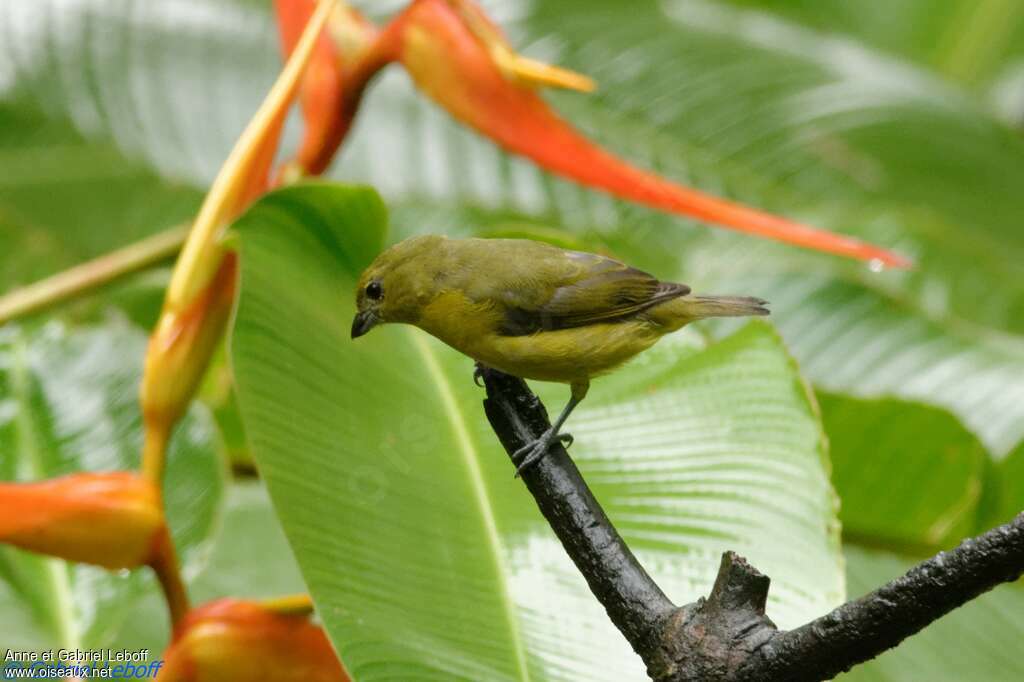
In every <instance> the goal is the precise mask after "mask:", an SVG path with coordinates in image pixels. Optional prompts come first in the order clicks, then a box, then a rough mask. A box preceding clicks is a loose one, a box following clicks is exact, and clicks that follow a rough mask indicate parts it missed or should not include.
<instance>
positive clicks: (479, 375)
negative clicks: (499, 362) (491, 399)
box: [473, 362, 487, 388]
mask: <svg viewBox="0 0 1024 682" xmlns="http://www.w3.org/2000/svg"><path fill="white" fill-rule="evenodd" d="M486 370H487V368H486V367H484V366H483V365H482V364H480V363H479V362H475V363H473V383H474V384H476V385H477V386H479V387H481V388H483V383H481V380H482V379H483V378H484V371H486Z"/></svg>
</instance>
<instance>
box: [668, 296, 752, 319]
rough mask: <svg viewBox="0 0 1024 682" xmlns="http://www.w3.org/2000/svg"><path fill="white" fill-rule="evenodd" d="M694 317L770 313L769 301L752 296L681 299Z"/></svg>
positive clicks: (689, 297) (688, 297)
mask: <svg viewBox="0 0 1024 682" xmlns="http://www.w3.org/2000/svg"><path fill="white" fill-rule="evenodd" d="M680 302H681V303H685V304H686V307H687V312H688V313H689V315H690V316H691V317H693V318H694V319H697V320H699V319H703V318H705V317H746V316H748V315H768V314H770V312H771V311H769V310H768V308H766V307H765V306H766V305H768V301H765V300H764V299H760V298H754V297H752V296H687V297H686V298H683V299H681V300H680Z"/></svg>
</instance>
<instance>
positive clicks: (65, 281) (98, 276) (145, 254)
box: [0, 225, 189, 325]
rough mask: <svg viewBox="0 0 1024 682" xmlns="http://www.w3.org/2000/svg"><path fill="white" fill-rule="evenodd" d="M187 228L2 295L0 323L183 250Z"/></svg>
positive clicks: (64, 299) (60, 301) (94, 287)
mask: <svg viewBox="0 0 1024 682" xmlns="http://www.w3.org/2000/svg"><path fill="white" fill-rule="evenodd" d="M188 231H189V225H178V226H176V227H172V228H170V229H169V230H165V231H163V232H158V233H157V234H154V235H152V236H151V237H147V238H146V239H143V240H142V241H139V242H135V243H134V244H130V245H128V246H126V247H124V248H121V249H118V250H116V251H111V252H110V253H108V254H105V255H103V256H100V257H99V258H95V259H93V260H91V261H87V262H85V263H82V264H81V265H76V266H75V267H73V268H70V269H68V270H65V271H63V272H59V273H57V274H56V275H53V276H52V277H47V278H46V279H43V280H40V281H38V282H35V283H33V284H29V285H27V286H24V287H22V288H20V289H15V290H14V291H12V292H10V293H8V294H6V295H5V296H3V297H2V298H0V325H2V324H4V323H6V322H10V321H11V320H13V319H15V318H18V317H23V316H25V315H28V314H31V313H35V312H39V311H40V310H43V309H45V308H48V307H50V306H53V305H56V304H58V303H63V302H64V301H67V300H69V299H72V298H74V297H76V296H81V295H82V294H85V293H88V292H89V291H92V290H93V289H96V288H97V287H101V286H103V285H104V284H109V283H110V282H113V281H114V280H116V279H119V278H121V277H124V276H126V275H130V274H132V273H135V272H139V271H140V270H144V269H146V268H148V267H151V266H153V265H156V264H158V263H161V262H163V261H165V260H168V259H169V258H171V257H172V256H174V255H175V254H176V253H178V251H180V250H181V247H182V244H184V243H185V237H186V236H187V235H188Z"/></svg>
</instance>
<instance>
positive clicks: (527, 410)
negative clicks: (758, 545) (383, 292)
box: [483, 370, 1024, 682]
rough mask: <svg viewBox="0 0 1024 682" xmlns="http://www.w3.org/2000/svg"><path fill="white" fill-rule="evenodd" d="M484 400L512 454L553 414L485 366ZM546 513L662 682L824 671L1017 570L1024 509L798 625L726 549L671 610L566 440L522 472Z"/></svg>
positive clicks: (871, 653) (849, 662)
mask: <svg viewBox="0 0 1024 682" xmlns="http://www.w3.org/2000/svg"><path fill="white" fill-rule="evenodd" d="M483 378H484V383H485V385H486V387H487V399H486V400H485V401H484V409H485V410H486V413H487V418H488V420H489V421H490V423H491V427H492V428H493V429H494V432H495V434H497V436H498V438H499V440H500V441H501V443H502V445H503V446H504V448H505V450H506V451H507V452H508V453H512V452H515V451H516V450H517V449H518V448H519V447H521V446H522V445H524V444H525V443H527V442H529V441H531V440H533V439H535V438H537V437H538V436H539V435H540V434H541V433H543V431H544V430H545V429H547V428H548V426H549V425H550V422H549V420H548V415H547V411H546V410H545V408H544V406H543V405H542V404H541V402H540V401H539V400H538V399H537V397H536V396H535V395H534V394H533V393H532V392H531V391H530V390H529V388H527V386H526V384H525V382H523V381H522V380H520V379H516V378H514V377H510V376H508V375H506V374H502V373H500V372H496V371H493V370H484V371H483ZM522 478H523V482H524V483H525V484H526V487H527V488H528V489H529V491H530V493H531V494H532V495H533V496H534V499H535V500H536V502H537V506H538V507H539V508H540V510H541V513H543V514H544V517H545V518H546V519H547V520H548V523H550V524H551V528H552V530H553V531H554V532H555V535H557V536H558V538H559V540H561V542H562V545H563V546H564V547H565V550H566V552H567V553H568V554H569V556H570V557H571V558H572V560H573V562H574V563H575V564H576V567H577V568H578V569H579V570H580V572H581V573H582V574H583V577H584V578H585V579H586V581H587V584H588V585H589V586H590V590H591V591H592V592H593V593H594V596H595V597H597V599H598V601H600V602H601V604H602V605H603V606H604V607H605V610H606V611H607V612H608V617H609V618H611V620H612V622H613V623H614V624H615V626H616V627H617V628H618V629H619V630H620V631H621V632H622V634H623V635H624V636H625V637H626V639H627V640H628V641H629V643H630V645H632V647H633V650H634V651H636V653H637V654H638V655H639V656H640V657H641V658H642V659H643V661H644V663H645V664H646V665H647V671H648V674H649V675H650V676H651V678H652V679H654V680H657V681H658V682H696V681H698V680H700V681H704V680H807V681H809V682H810V681H816V680H826V679H830V678H832V677H834V676H835V675H837V674H839V673H840V672H843V671H845V670H849V669H850V668H851V667H853V666H854V665H856V664H858V663H862V662H864V661H867V660H870V659H872V658H874V657H875V656H877V655H878V654H880V653H882V652H883V651H885V650H887V649H891V648H892V647H894V646H896V645H897V644H899V643H900V642H901V641H903V639H905V638H906V637H909V636H910V635H912V634H914V633H915V632H918V631H919V630H921V629H922V628H924V627H925V626H926V625H928V624H929V623H931V622H932V621H934V620H936V619H938V618H940V617H942V616H943V615H945V614H947V613H949V612H950V611H952V610H953V609H955V608H956V607H958V606H960V605H962V604H964V603H966V602H968V601H970V600H971V599H974V598H975V597H977V596H978V595H980V594H982V593H983V592H986V591H987V590H990V589H992V588H993V587H995V586H996V585H999V584H1000V583H1004V582H1009V581H1013V580H1016V579H1017V578H1018V577H1020V576H1021V574H1022V573H1024V513H1022V514H1020V515H1018V516H1017V518H1016V519H1014V520H1013V521H1012V522H1011V523H1008V524H1006V525H1003V526H999V527H998V528H994V529H992V530H990V531H988V532H987V533H984V534H983V535H980V536H978V537H976V538H972V539H969V540H965V541H964V542H963V543H962V544H961V545H960V546H959V547H957V548H955V549H953V550H950V551H948V552H940V553H939V554H938V555H936V556H935V557H933V558H931V559H929V560H927V561H925V562H923V563H921V564H919V565H918V566H916V567H915V568H913V569H911V570H910V571H909V572H907V573H906V574H905V575H904V576H902V577H900V578H897V579H896V580H893V581H892V582H890V583H888V584H886V585H884V586H882V587H880V588H879V589H877V590H875V591H874V592H872V593H870V594H868V595H865V596H864V597H861V598H860V599H856V600H853V601H850V602H847V603H846V604H844V605H843V606H840V607H839V608H837V609H835V610H834V611H832V612H831V613H829V614H826V615H825V616H823V617H821V618H818V619H816V620H814V621H812V622H810V623H808V624H806V625H803V626H801V627H799V628H796V629H794V630H788V631H784V630H779V629H777V628H776V627H775V625H774V624H773V623H772V622H771V620H770V619H769V618H768V617H767V616H766V615H765V604H766V601H767V598H768V587H769V584H770V579H769V578H768V577H767V576H764V575H762V574H761V573H759V572H758V571H757V570H756V569H755V568H753V567H752V566H750V565H749V564H748V563H747V562H746V561H745V560H744V559H743V558H742V557H739V556H737V555H736V554H734V553H732V552H726V553H725V554H723V555H722V564H721V567H720V568H719V572H718V578H717V580H716V581H715V586H714V588H713V589H712V591H711V594H710V595H709V596H708V597H707V599H703V598H702V599H700V600H698V601H697V602H694V603H692V604H687V605H685V606H681V607H677V606H675V605H673V604H672V603H671V602H670V601H669V599H668V598H667V597H666V596H665V594H664V593H663V592H662V591H661V589H660V588H659V587H658V585H657V584H656V583H655V582H654V580H653V579H652V578H651V577H650V576H649V575H648V574H647V572H646V571H645V570H644V568H643V567H642V566H641V565H640V563H639V562H638V561H637V560H636V557H634V556H633V553H632V552H631V551H630V550H629V547H627V546H626V544H625V542H624V541H623V540H622V538H621V537H620V536H619V534H618V532H617V531H616V530H615V527H614V526H613V525H612V524H611V522H610V521H609V520H608V517H607V516H606V515H605V513H604V511H603V510H602V509H601V505H600V504H598V502H597V500H596V499H595V498H594V496H593V494H592V493H591V492H590V488H589V487H588V486H587V484H586V482H585V481H584V480H583V478H582V476H580V473H579V471H578V470H577V469H576V465H575V464H573V462H572V460H571V459H570V458H569V455H568V453H566V451H565V449H564V448H563V447H562V446H561V445H559V444H557V443H556V444H555V445H554V446H553V447H552V449H551V451H550V452H549V453H548V455H547V456H546V457H544V458H542V459H541V460H540V461H539V462H538V463H537V464H536V465H535V466H533V467H531V468H529V469H527V470H526V471H524V472H523V474H522Z"/></svg>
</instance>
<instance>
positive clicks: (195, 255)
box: [140, 0, 337, 480]
mask: <svg viewBox="0 0 1024 682" xmlns="http://www.w3.org/2000/svg"><path fill="white" fill-rule="evenodd" d="M336 2H337V0H320V2H319V3H318V5H317V8H316V11H315V12H313V13H312V16H310V18H309V21H308V23H307V25H306V27H305V29H304V31H303V33H302V36H301V38H300V39H299V41H298V43H297V44H296V47H295V50H294V51H293V52H292V55H291V56H290V57H289V59H288V61H287V63H286V64H285V67H284V69H283V70H282V71H281V74H280V75H279V76H278V78H277V81H276V82H275V83H274V85H273V87H272V88H271V89H270V92H269V93H268V94H267V96H266V98H265V99H264V101H263V103H262V104H261V105H260V108H259V109H258V110H257V111H256V114H255V115H254V116H253V118H252V120H250V121H249V124H248V125H247V126H246V128H245V131H244V132H243V133H242V136H241V137H240V138H239V139H238V142H236V143H235V147H234V149H232V150H231V154H230V156H229V157H228V159H227V161H225V162H224V165H223V167H221V169H220V171H219V172H218V173H217V177H216V178H215V179H214V181H213V185H212V186H211V187H210V191H209V192H208V193H207V195H206V198H205V199H204V200H203V204H202V206H201V207H200V209H199V215H197V216H196V220H195V222H194V223H193V225H192V229H191V230H190V231H189V235H188V238H187V239H186V241H185V245H184V247H183V248H182V251H181V255H180V256H179V257H178V261H177V263H176V264H175V266H174V271H173V273H172V274H171V281H170V284H169V285H168V287H167V294H166V296H165V298H164V305H163V309H162V311H161V313H160V319H159V320H158V321H157V325H156V329H155V330H154V332H153V334H152V336H151V338H150V342H149V347H148V350H147V353H146V362H145V367H144V371H143V378H142V388H141V395H140V399H141V402H142V411H143V417H144V426H145V432H146V434H145V446H144V450H143V470H144V472H145V474H146V475H147V476H149V477H150V478H152V479H153V480H160V478H161V476H162V474H163V470H164V459H165V454H166V449H167V442H168V439H169V437H170V433H171V430H172V429H173V427H174V425H175V423H176V422H177V421H178V419H179V418H180V417H181V415H182V414H183V413H184V411H185V409H186V408H187V407H188V404H189V402H190V401H191V400H192V397H193V395H194V393H195V389H196V388H197V387H198V384H199V380H200V379H201V378H202V375H203V372H205V370H206V367H207V366H208V365H209V362H210V358H211V357H212V356H213V352H214V350H215V349H216V347H217V343H218V342H219V341H220V338H221V337H222V336H223V332H224V327H225V324H226V322H227V319H228V316H229V315H230V311H231V305H232V301H233V299H234V293H235V279H236V276H237V263H236V261H235V257H234V256H233V255H231V254H228V253H227V252H226V250H225V248H224V245H223V244H222V243H221V240H222V238H223V236H224V232H225V230H226V229H227V227H228V225H229V223H230V221H231V220H232V219H234V218H235V217H237V216H238V215H239V214H240V213H241V212H242V211H243V210H245V208H246V207H248V205H249V204H250V203H251V202H252V201H253V200H254V199H256V198H257V197H258V196H259V195H261V194H262V193H264V192H265V191H266V190H267V189H268V188H269V186H270V167H271V165H272V163H273V159H274V154H275V153H276V151H277V143H278V139H279V138H280V135H281V128H282V127H283V125H284V119H285V115H286V114H287V112H288V109H289V107H290V106H291V104H292V102H293V101H294V99H295V95H296V93H297V92H298V90H299V84H300V82H301V78H302V74H303V72H304V70H305V68H306V66H307V64H308V63H309V61H310V58H311V56H312V54H313V49H314V47H315V46H316V44H317V41H318V38H319V36H320V34H321V32H322V31H323V28H324V26H325V25H326V24H327V20H328V18H329V17H330V16H331V12H332V11H333V10H334V8H335V7H336Z"/></svg>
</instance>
